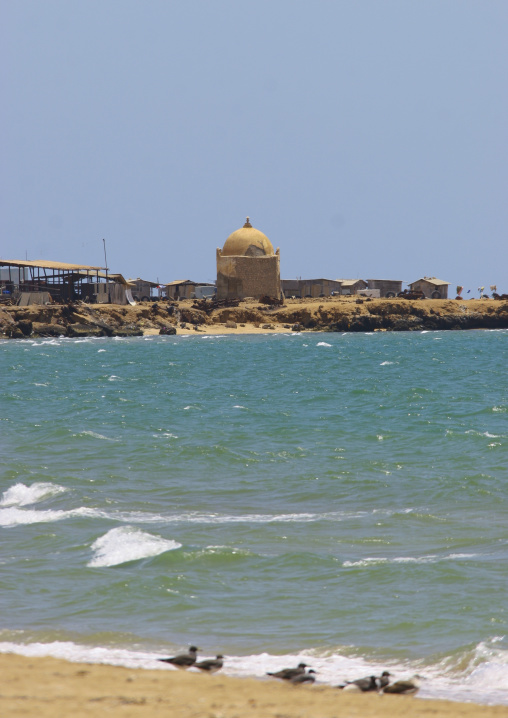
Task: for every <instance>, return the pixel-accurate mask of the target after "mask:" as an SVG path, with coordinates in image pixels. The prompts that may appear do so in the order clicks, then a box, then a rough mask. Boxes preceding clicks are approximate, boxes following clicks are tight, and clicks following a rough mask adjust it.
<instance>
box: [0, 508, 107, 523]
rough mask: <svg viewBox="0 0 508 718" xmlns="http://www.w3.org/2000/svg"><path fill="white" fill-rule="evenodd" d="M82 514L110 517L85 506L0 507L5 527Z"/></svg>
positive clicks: (93, 516) (0, 521)
mask: <svg viewBox="0 0 508 718" xmlns="http://www.w3.org/2000/svg"><path fill="white" fill-rule="evenodd" d="M82 516H85V517H87V518H98V519H108V518H110V517H109V515H108V514H107V513H105V512H104V511H100V510H98V509H89V508H85V507H81V508H79V509H71V510H70V511H63V510H54V511H52V510H50V509H48V510H45V511H37V510H35V509H20V508H17V507H16V506H12V507H10V508H4V509H3V508H0V526H3V527H4V528H7V527H9V526H27V525H29V524H42V523H51V522H52V521H63V520H65V519H71V518H76V517H82Z"/></svg>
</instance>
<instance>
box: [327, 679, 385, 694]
mask: <svg viewBox="0 0 508 718" xmlns="http://www.w3.org/2000/svg"><path fill="white" fill-rule="evenodd" d="M337 688H342V690H344V691H356V692H357V693H358V692H361V693H367V692H368V691H377V690H379V686H378V683H377V679H376V676H367V677H366V678H357V679H356V681H346V682H345V683H342V684H341V685H340V686H337Z"/></svg>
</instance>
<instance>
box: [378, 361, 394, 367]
mask: <svg viewBox="0 0 508 718" xmlns="http://www.w3.org/2000/svg"><path fill="white" fill-rule="evenodd" d="M394 363H395V362H393V361H383V362H381V364H380V365H379V366H388V365H389V364H394Z"/></svg>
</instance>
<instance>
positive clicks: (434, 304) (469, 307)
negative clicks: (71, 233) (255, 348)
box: [0, 297, 508, 339]
mask: <svg viewBox="0 0 508 718" xmlns="http://www.w3.org/2000/svg"><path fill="white" fill-rule="evenodd" d="M211 325H220V326H221V327H224V328H225V329H228V328H229V329H234V328H235V327H236V326H238V325H240V326H241V327H244V328H245V327H247V329H248V327H249V326H252V327H256V328H263V327H267V328H270V329H276V330H277V329H279V330H284V328H290V329H292V330H293V331H327V332H377V331H401V332H403V331H422V330H437V329H439V330H443V329H445V330H459V329H506V328H508V301H507V300H501V301H494V300H468V301H465V300H439V299H428V300H406V299H374V300H362V301H361V302H358V301H357V300H356V299H355V298H353V297H329V298H319V299H301V300H299V299H295V300H287V302H286V304H284V305H283V306H266V305H260V304H259V303H258V302H256V301H254V300H250V301H245V302H242V303H240V304H239V305H238V306H234V307H224V306H219V307H217V308H213V309H211V310H209V311H204V310H202V309H198V308H196V306H194V305H193V302H192V301H191V300H188V301H187V300H186V301H181V302H178V303H169V302H162V301H159V302H157V303H150V302H144V303H139V304H138V305H136V306H134V307H131V306H119V305H89V304H84V303H81V302H79V303H74V304H67V305H50V306H28V307H22V308H20V307H2V308H0V337H1V338H5V339H7V338H11V339H26V338H29V337H34V338H36V337H60V336H64V337H84V336H88V337H115V336H119V337H130V336H140V335H142V334H144V333H147V332H149V333H152V334H154V333H156V334H158V333H160V334H174V333H177V332H179V331H181V328H182V327H187V328H189V329H192V330H196V331H203V330H204V331H206V326H211Z"/></svg>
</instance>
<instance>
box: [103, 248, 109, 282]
mask: <svg viewBox="0 0 508 718" xmlns="http://www.w3.org/2000/svg"><path fill="white" fill-rule="evenodd" d="M102 242H103V244H104V264H105V265H106V282H107V281H108V258H107V256H106V240H105V239H104V237H103V238H102Z"/></svg>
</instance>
